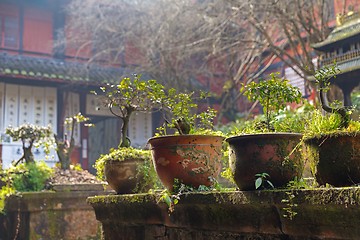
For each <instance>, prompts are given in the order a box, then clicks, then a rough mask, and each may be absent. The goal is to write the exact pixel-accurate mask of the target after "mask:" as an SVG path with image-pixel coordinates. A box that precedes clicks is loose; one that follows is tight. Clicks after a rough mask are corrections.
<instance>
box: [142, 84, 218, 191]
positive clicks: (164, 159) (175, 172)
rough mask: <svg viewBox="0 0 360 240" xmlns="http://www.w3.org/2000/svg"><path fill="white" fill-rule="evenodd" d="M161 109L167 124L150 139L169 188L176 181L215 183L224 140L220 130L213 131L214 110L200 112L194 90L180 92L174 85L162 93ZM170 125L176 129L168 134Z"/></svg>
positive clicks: (195, 184)
mask: <svg viewBox="0 0 360 240" xmlns="http://www.w3.org/2000/svg"><path fill="white" fill-rule="evenodd" d="M199 97H204V95H203V94H201V96H199ZM160 110H161V112H162V115H163V119H164V125H163V127H161V128H160V129H159V130H160V133H159V134H158V136H155V137H153V138H150V139H149V141H148V142H149V144H150V145H151V152H152V157H153V163H154V165H155V169H156V172H157V174H158V176H159V178H160V180H161V182H162V183H163V185H164V186H165V187H166V188H167V190H169V191H172V190H173V189H174V182H177V184H184V185H187V186H191V187H194V188H198V187H199V186H200V185H204V186H208V187H209V186H212V185H213V184H214V181H213V180H215V179H216V178H217V176H218V175H219V173H220V170H221V155H222V141H223V137H222V136H220V135H221V134H219V133H216V134H215V135H214V134H210V133H211V132H212V128H213V119H214V117H215V114H216V112H215V110H214V109H211V108H208V109H207V110H206V111H203V112H200V113H199V112H197V111H198V104H197V103H195V102H194V92H192V93H177V92H176V90H175V89H170V90H169V91H168V92H167V93H166V94H165V95H163V96H162V98H161V101H160ZM169 128H171V129H175V133H174V134H171V135H170V134H168V129H169Z"/></svg>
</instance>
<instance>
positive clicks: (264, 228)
mask: <svg viewBox="0 0 360 240" xmlns="http://www.w3.org/2000/svg"><path fill="white" fill-rule="evenodd" d="M159 199H160V195H157V194H137V195H113V196H99V197H91V198H89V199H88V201H89V202H90V203H91V204H92V206H93V207H94V209H95V212H96V217H97V219H98V220H99V221H101V223H102V226H103V234H104V238H105V239H126V240H129V239H133V240H136V239H138V240H144V239H145V240H150V239H159V240H180V239H181V240H183V239H184V240H187V239H192V240H205V239H206V240H215V239H216V240H220V239H221V240H224V239H294V240H298V239H360V228H359V227H358V226H359V224H360V207H359V204H360V188H358V187H354V188H332V189H317V190H298V191H285V190H276V191H253V192H240V191H234V192H221V193H220V192H212V193H191V194H187V195H182V196H181V199H180V201H179V203H178V204H177V205H175V210H174V212H172V213H169V212H168V207H167V205H166V204H165V203H162V202H159Z"/></svg>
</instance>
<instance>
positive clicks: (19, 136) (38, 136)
mask: <svg viewBox="0 0 360 240" xmlns="http://www.w3.org/2000/svg"><path fill="white" fill-rule="evenodd" d="M5 132H6V134H8V135H9V136H10V137H12V139H13V140H14V141H18V140H21V142H22V149H23V155H22V157H21V158H20V159H19V160H18V161H17V162H16V163H15V166H16V165H17V164H18V163H19V162H21V161H25V162H26V163H31V162H34V155H33V153H32V151H31V149H32V147H33V146H34V145H36V147H37V146H40V145H41V144H47V145H48V144H49V142H51V140H50V136H51V134H52V131H51V128H50V126H48V127H41V126H36V125H32V124H23V125H21V126H19V127H8V128H6V131H5ZM46 149H47V148H46Z"/></svg>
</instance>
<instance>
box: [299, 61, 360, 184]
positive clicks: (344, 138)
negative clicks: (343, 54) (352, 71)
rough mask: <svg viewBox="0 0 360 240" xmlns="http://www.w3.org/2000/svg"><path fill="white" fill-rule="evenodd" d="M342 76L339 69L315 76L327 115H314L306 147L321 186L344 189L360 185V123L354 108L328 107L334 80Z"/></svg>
mask: <svg viewBox="0 0 360 240" xmlns="http://www.w3.org/2000/svg"><path fill="white" fill-rule="evenodd" d="M338 73H339V70H338V68H337V67H336V65H332V66H326V67H323V68H321V69H319V70H317V71H316V72H315V75H314V77H315V81H316V83H317V84H318V91H319V94H320V103H321V107H322V109H323V110H324V111H325V112H327V114H326V115H323V114H322V113H321V112H320V111H315V112H314V114H313V116H312V118H311V120H310V123H309V124H308V126H307V129H306V131H305V133H304V143H305V147H306V151H305V153H306V158H308V159H309V161H310V163H311V169H312V172H313V174H314V176H315V178H316V180H317V182H318V183H319V184H320V185H324V184H330V185H333V186H339V187H340V186H350V185H354V184H358V183H360V123H359V122H358V121H354V120H351V112H352V108H350V107H344V106H341V105H340V106H335V105H333V106H331V105H330V104H329V103H328V99H327V96H326V92H327V90H328V89H329V85H330V79H331V78H333V77H336V75H337V74H338Z"/></svg>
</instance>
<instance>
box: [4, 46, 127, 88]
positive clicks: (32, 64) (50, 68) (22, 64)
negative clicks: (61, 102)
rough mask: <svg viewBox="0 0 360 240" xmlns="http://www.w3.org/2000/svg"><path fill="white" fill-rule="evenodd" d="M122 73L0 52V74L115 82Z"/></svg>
mask: <svg viewBox="0 0 360 240" xmlns="http://www.w3.org/2000/svg"><path fill="white" fill-rule="evenodd" d="M124 73H125V70H124V69H122V68H115V67H102V66H99V65H89V64H86V63H80V62H69V61H62V60H58V59H53V58H39V57H31V56H23V55H10V54H7V53H5V52H0V76H1V75H2V76H11V77H22V78H29V79H41V80H46V81H64V82H77V83H79V84H86V83H90V84H97V83H105V82H117V81H119V79H120V78H121V77H122V76H123V75H124Z"/></svg>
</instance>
